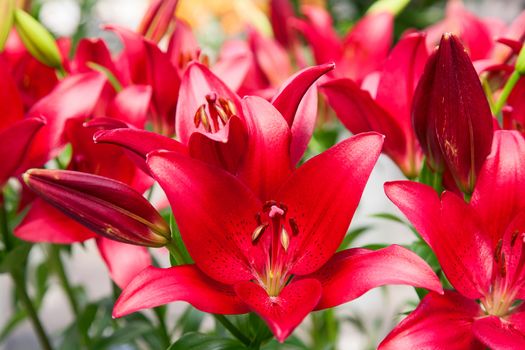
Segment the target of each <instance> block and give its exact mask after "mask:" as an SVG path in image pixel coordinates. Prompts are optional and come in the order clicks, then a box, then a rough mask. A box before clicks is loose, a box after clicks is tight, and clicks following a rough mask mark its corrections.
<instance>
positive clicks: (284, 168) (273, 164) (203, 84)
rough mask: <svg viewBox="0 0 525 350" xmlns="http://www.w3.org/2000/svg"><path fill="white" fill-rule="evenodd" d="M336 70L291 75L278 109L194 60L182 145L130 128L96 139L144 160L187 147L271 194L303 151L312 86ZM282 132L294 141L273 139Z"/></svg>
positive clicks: (311, 119)
mask: <svg viewBox="0 0 525 350" xmlns="http://www.w3.org/2000/svg"><path fill="white" fill-rule="evenodd" d="M331 69H333V64H326V65H321V66H315V67H309V68H306V69H304V70H302V71H300V72H298V73H297V74H296V75H294V76H292V77H290V78H289V79H288V80H287V81H286V82H285V83H284V85H283V87H282V88H281V90H280V91H279V92H278V94H277V95H276V96H275V97H274V99H273V102H272V104H273V107H272V105H271V104H270V103H268V102H266V101H264V100H262V99H261V98H256V97H248V98H246V99H245V100H244V101H241V99H240V98H239V96H238V95H237V94H235V93H234V92H232V91H231V90H230V89H228V87H227V86H226V85H225V84H224V83H223V82H221V81H220V79H218V78H217V77H216V76H215V75H214V74H213V73H211V72H210V70H209V69H207V68H206V67H205V66H203V65H201V64H199V63H196V62H194V63H192V64H190V65H189V67H188V69H187V70H186V72H185V74H184V77H183V79H182V84H181V90H180V100H179V105H180V108H178V109H177V116H176V124H177V134H178V136H179V138H180V140H181V143H182V144H180V143H178V142H177V141H174V140H171V139H166V138H164V137H162V136H160V135H155V134H152V133H148V132H146V131H142V132H140V131H130V130H126V129H120V130H119V129H117V130H112V131H106V132H100V133H98V134H97V135H96V137H95V139H96V142H109V143H114V144H120V145H122V146H123V147H125V148H127V149H129V150H132V151H133V152H134V153H135V154H138V155H139V156H141V157H142V158H143V159H145V158H146V155H147V153H149V152H151V151H153V150H155V149H166V150H175V151H182V150H184V149H186V150H185V151H184V153H188V154H189V155H190V156H192V157H194V158H198V159H201V160H204V161H206V162H207V163H210V164H214V165H217V166H219V167H221V168H223V169H226V170H227V171H229V172H231V173H233V174H235V175H238V176H239V177H241V178H242V179H243V180H244V181H246V183H247V184H249V185H250V186H251V187H252V188H253V189H254V190H255V191H256V192H258V193H260V194H261V196H262V197H265V196H267V194H268V191H271V188H273V187H275V185H276V184H277V183H279V181H280V180H279V179H280V178H282V177H286V176H287V175H288V173H289V172H290V169H291V167H292V166H293V165H295V164H296V163H297V162H298V161H299V160H300V158H301V156H302V155H303V153H304V151H305V149H306V147H307V144H308V141H309V139H310V137H311V134H312V132H313V129H314V125H315V117H316V111H317V93H316V90H315V88H311V86H312V84H314V82H315V81H316V80H317V79H318V78H319V77H320V76H321V75H323V74H325V73H326V72H328V71H330V70H331ZM261 115H265V118H261ZM283 117H284V118H283ZM279 133H281V134H283V135H288V136H287V138H289V139H287V140H285V141H283V143H282V144H277V143H273V142H274V140H282V138H277V137H276V136H275V134H279ZM119 134H120V135H119ZM124 135H125V136H124ZM144 140H147V142H146V143H145V142H144ZM272 143H273V144H272ZM270 144H271V147H273V148H272V149H273V151H270V148H269V145H270ZM184 145H185V146H186V147H185V146H184ZM153 147H159V148H153ZM277 150H278V151H277ZM271 152H273V155H272V156H271V157H269V158H268V161H267V162H266V163H268V164H266V163H263V162H261V161H260V159H261V158H260V157H261V156H262V155H264V154H268V153H271ZM278 154H279V157H277V156H276V155H278ZM272 158H273V159H272ZM290 158H291V159H290ZM277 160H279V161H277ZM266 167H268V168H272V169H273V171H271V172H268V173H267V174H268V176H266V175H263V173H260V172H258V171H261V170H262V169H263V168H266ZM255 169H258V170H257V171H255ZM277 169H280V170H278V171H277ZM264 174H266V173H264ZM270 179H272V180H270ZM263 180H264V181H266V184H265V185H262V183H261V181H263Z"/></svg>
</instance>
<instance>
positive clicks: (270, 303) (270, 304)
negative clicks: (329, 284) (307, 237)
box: [235, 279, 322, 343]
mask: <svg viewBox="0 0 525 350" xmlns="http://www.w3.org/2000/svg"><path fill="white" fill-rule="evenodd" d="M321 290H322V288H321V284H320V283H319V282H318V281H316V280H315V279H303V280H300V281H297V282H291V283H290V284H288V285H287V286H286V287H284V289H283V290H282V291H281V292H280V293H279V295H278V296H275V297H271V296H268V294H267V293H266V291H265V290H264V289H263V288H262V287H261V286H259V285H258V284H255V283H253V282H242V283H238V284H236V285H235V292H236V293H237V295H238V296H239V298H240V299H241V300H242V301H243V302H245V303H246V304H247V305H248V307H249V308H250V309H252V310H253V311H255V312H256V313H257V314H258V315H259V316H260V317H261V318H262V319H263V320H264V321H265V322H266V324H268V327H269V328H270V330H271V331H272V333H273V334H274V335H275V337H276V338H277V340H279V341H280V342H281V343H282V342H283V341H284V340H285V339H286V338H287V337H288V336H289V335H290V334H291V333H292V332H293V330H294V329H295V327H297V326H298V325H299V324H300V323H301V321H302V320H303V319H304V318H305V317H306V316H307V315H308V314H309V313H310V312H311V311H312V310H313V309H314V307H315V305H316V304H317V302H318V301H319V298H320V296H321Z"/></svg>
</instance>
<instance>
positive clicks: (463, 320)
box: [378, 292, 482, 350]
mask: <svg viewBox="0 0 525 350" xmlns="http://www.w3.org/2000/svg"><path fill="white" fill-rule="evenodd" d="M480 315H481V309H480V307H479V305H478V304H477V303H476V302H475V301H473V300H470V299H467V298H465V297H463V296H462V295H460V294H459V293H455V292H445V294H444V295H439V294H437V293H433V292H430V293H429V294H428V295H427V296H425V297H424V298H423V300H422V301H421V302H420V303H419V306H418V307H417V308H416V310H414V311H412V313H411V314H410V315H408V316H407V318H405V319H404V320H403V321H402V322H401V323H400V324H399V325H398V326H397V327H396V328H394V330H393V331H392V332H390V334H389V335H388V336H387V337H386V338H385V339H384V340H383V341H382V342H381V344H380V345H379V348H378V350H398V349H420V350H435V349H447V350H449V349H450V350H479V349H482V345H481V344H480V343H479V342H478V341H477V340H476V338H475V337H474V334H473V332H472V323H473V322H474V318H475V317H478V316H480Z"/></svg>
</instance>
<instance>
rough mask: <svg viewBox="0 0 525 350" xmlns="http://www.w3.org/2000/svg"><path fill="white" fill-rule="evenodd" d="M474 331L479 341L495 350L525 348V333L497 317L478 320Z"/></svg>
mask: <svg viewBox="0 0 525 350" xmlns="http://www.w3.org/2000/svg"><path fill="white" fill-rule="evenodd" d="M473 331H474V334H475V335H476V338H477V339H479V341H481V342H482V343H483V344H485V345H486V346H488V347H490V348H491V349H494V350H505V349H516V350H517V349H524V348H525V333H522V332H520V331H519V330H518V329H516V327H515V326H514V325H513V324H512V323H511V322H508V321H505V320H503V319H501V318H499V317H496V316H489V317H483V318H481V319H479V320H476V321H475V322H474V326H473Z"/></svg>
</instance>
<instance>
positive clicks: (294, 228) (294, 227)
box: [288, 218, 299, 236]
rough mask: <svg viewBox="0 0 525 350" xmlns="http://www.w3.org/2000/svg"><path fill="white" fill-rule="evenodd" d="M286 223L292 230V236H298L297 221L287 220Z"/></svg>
mask: <svg viewBox="0 0 525 350" xmlns="http://www.w3.org/2000/svg"><path fill="white" fill-rule="evenodd" d="M288 223H289V224H290V228H291V229H292V235H294V236H297V235H298V234H299V226H297V221H295V219H294V218H290V220H288Z"/></svg>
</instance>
